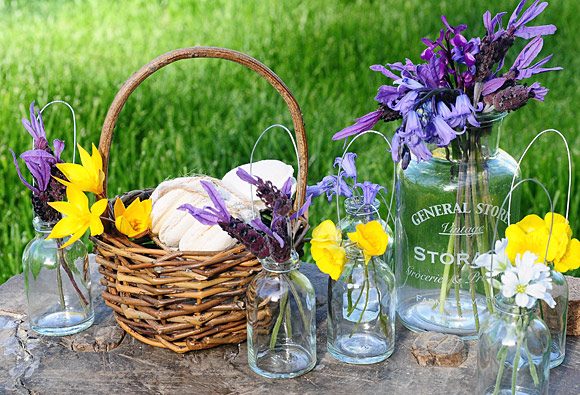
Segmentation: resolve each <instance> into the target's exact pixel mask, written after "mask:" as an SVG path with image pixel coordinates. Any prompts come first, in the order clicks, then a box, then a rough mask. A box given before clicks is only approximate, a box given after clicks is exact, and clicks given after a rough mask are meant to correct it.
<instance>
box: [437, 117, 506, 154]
mask: <svg viewBox="0 0 580 395" xmlns="http://www.w3.org/2000/svg"><path fill="white" fill-rule="evenodd" d="M506 115H507V113H505V112H503V113H496V112H493V113H489V114H479V115H477V116H476V120H477V122H479V126H477V127H476V126H471V125H470V124H467V127H466V129H465V132H463V133H461V134H459V135H457V136H456V137H455V139H454V140H453V141H451V143H450V144H449V147H448V150H446V149H445V148H440V147H432V153H433V157H435V158H439V159H449V160H451V161H453V162H468V161H470V160H476V161H480V160H486V159H489V158H492V157H494V156H496V155H497V153H498V150H499V140H500V137H501V133H502V126H503V119H504V118H505V117H506ZM474 155H475V156H474Z"/></svg>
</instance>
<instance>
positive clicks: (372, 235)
mask: <svg viewBox="0 0 580 395" xmlns="http://www.w3.org/2000/svg"><path fill="white" fill-rule="evenodd" d="M348 238H349V239H350V240H351V241H352V242H353V243H356V245H357V247H358V248H360V249H361V250H362V251H363V254H364V257H365V263H368V262H369V260H370V259H371V257H373V256H378V255H383V254H384V253H385V251H386V250H387V245H388V244H389V235H387V232H385V230H384V229H383V226H382V225H381V224H380V222H379V221H370V222H367V223H366V224H358V225H357V226H356V232H352V233H349V234H348Z"/></svg>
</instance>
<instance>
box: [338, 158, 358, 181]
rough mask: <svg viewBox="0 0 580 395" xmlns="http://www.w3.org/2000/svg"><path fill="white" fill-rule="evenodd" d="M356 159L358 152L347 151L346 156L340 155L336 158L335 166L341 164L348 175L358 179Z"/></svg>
mask: <svg viewBox="0 0 580 395" xmlns="http://www.w3.org/2000/svg"><path fill="white" fill-rule="evenodd" d="M355 160H356V154H355V153H354V152H347V153H346V154H344V158H342V157H340V156H339V157H337V158H336V159H335V160H334V167H336V166H339V167H340V168H341V169H342V170H343V171H344V175H345V176H346V177H348V178H352V179H353V180H356V163H355Z"/></svg>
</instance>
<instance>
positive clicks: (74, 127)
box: [38, 100, 77, 163]
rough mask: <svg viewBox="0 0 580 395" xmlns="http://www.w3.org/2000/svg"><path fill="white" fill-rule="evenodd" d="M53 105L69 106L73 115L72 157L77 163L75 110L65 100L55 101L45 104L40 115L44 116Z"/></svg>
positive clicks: (39, 112) (73, 161)
mask: <svg viewBox="0 0 580 395" xmlns="http://www.w3.org/2000/svg"><path fill="white" fill-rule="evenodd" d="M53 104H63V105H65V106H67V107H68V109H69V110H70V112H71V114H72V121H73V157H72V163H75V160H76V153H77V120H76V116H75V110H74V109H73V108H72V106H71V105H70V104H68V103H67V102H65V101H64V100H53V101H51V102H50V103H47V104H45V105H44V107H42V108H41V109H40V111H38V115H39V116H40V114H42V113H43V112H44V110H46V109H47V108H48V107H50V106H52V105H53Z"/></svg>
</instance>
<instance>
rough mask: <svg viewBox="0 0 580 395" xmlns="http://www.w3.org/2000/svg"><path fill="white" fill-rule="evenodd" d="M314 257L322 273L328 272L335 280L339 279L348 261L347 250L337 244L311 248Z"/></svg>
mask: <svg viewBox="0 0 580 395" xmlns="http://www.w3.org/2000/svg"><path fill="white" fill-rule="evenodd" d="M310 252H311V254H312V259H314V261H315V262H316V266H318V269H319V270H320V271H321V272H322V273H326V274H328V275H329V276H330V278H332V279H333V280H338V279H339V278H340V275H341V274H342V271H343V269H344V264H345V263H346V252H345V250H344V248H342V247H338V246H335V245H332V246H324V247H317V246H313V247H312V248H311V249H310Z"/></svg>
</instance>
